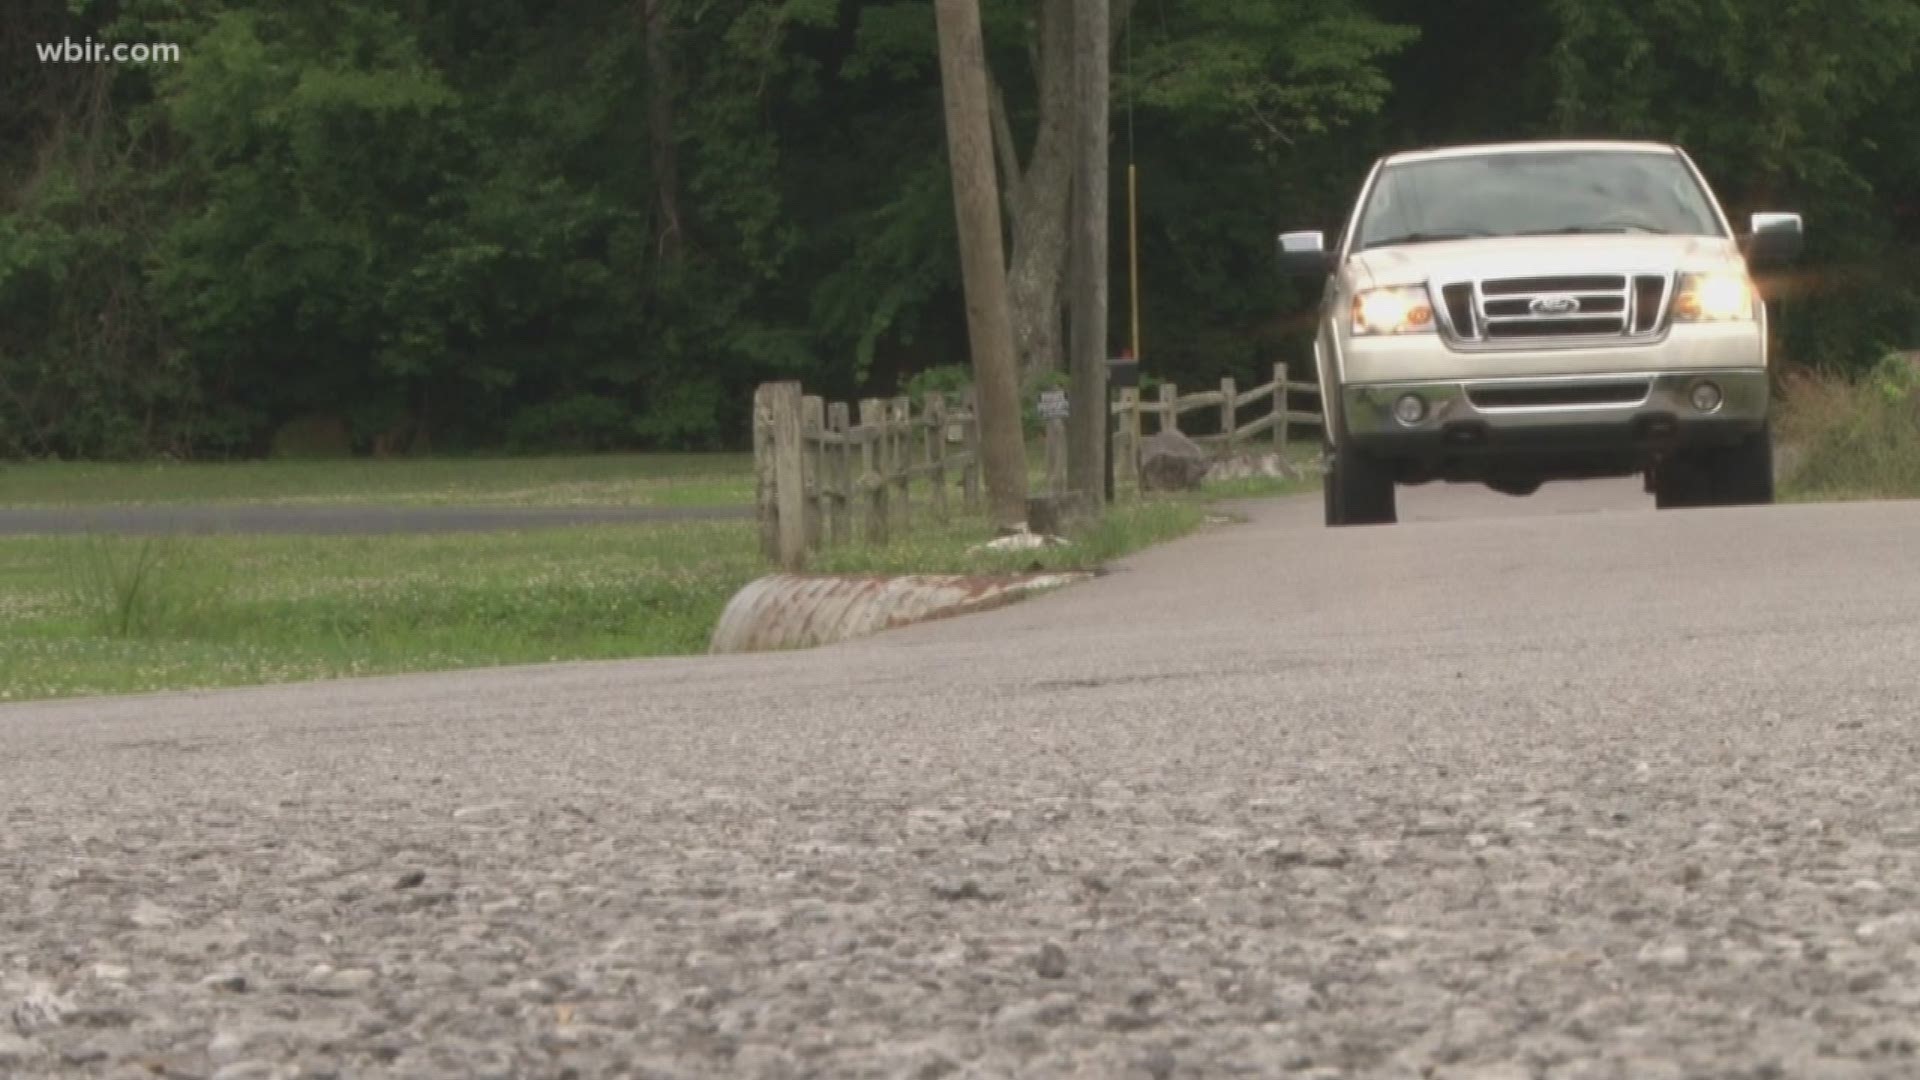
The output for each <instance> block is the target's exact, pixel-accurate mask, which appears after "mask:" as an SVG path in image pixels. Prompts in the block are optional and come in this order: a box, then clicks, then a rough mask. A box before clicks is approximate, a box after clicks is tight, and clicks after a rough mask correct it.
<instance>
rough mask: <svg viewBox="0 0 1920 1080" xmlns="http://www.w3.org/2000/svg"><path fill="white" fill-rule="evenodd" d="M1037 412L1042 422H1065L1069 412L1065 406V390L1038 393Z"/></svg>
mask: <svg viewBox="0 0 1920 1080" xmlns="http://www.w3.org/2000/svg"><path fill="white" fill-rule="evenodd" d="M1039 411H1040V419H1042V420H1065V419H1066V418H1067V414H1068V413H1069V412H1070V411H1071V409H1070V408H1069V406H1068V405H1067V392H1066V391H1065V390H1042V391H1040V410H1039Z"/></svg>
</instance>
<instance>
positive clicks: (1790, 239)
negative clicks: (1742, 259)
mask: <svg viewBox="0 0 1920 1080" xmlns="http://www.w3.org/2000/svg"><path fill="white" fill-rule="evenodd" d="M1740 246H1741V248H1742V250H1743V251H1745V253H1746V256H1747V263H1748V265H1750V266H1752V267H1753V268H1754V269H1767V268H1771V267H1776V266H1782V265H1784V264H1786V263H1790V262H1792V261H1793V260H1795V259H1797V258H1799V257H1800V252H1801V249H1802V248H1804V247H1805V246H1806V230H1805V228H1804V226H1803V225H1802V224H1801V221H1800V215H1799V214H1782V213H1760V214H1755V215H1753V217H1752V219H1751V220H1750V223H1749V226H1748V229H1747V235H1746V236H1745V237H1743V238H1742V243H1741V245H1740Z"/></svg>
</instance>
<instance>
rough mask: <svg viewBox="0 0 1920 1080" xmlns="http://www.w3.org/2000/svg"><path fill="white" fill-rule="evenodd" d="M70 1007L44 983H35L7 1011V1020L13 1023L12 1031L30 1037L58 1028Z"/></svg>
mask: <svg viewBox="0 0 1920 1080" xmlns="http://www.w3.org/2000/svg"><path fill="white" fill-rule="evenodd" d="M69 1008H70V1006H69V1005H68V1003H67V1001H66V999H65V998H62V997H61V996H60V995H59V994H57V993H55V992H54V989H53V987H51V986H48V985H47V984H46V983H42V982H36V983H32V984H30V985H28V986H27V987H26V988H25V990H24V992H22V993H21V994H20V996H19V998H18V999H17V1000H15V1001H14V1003H13V1007H12V1008H11V1009H10V1010H8V1018H9V1019H11V1020H12V1021H13V1026H14V1029H15V1030H17V1031H18V1032H19V1033H20V1034H22V1035H31V1034H33V1033H34V1032H36V1031H41V1030H44V1029H46V1028H51V1027H58V1026H59V1025H60V1023H61V1021H63V1020H64V1019H66V1015H67V1012H68V1010H69Z"/></svg>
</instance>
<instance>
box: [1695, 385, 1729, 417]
mask: <svg viewBox="0 0 1920 1080" xmlns="http://www.w3.org/2000/svg"><path fill="white" fill-rule="evenodd" d="M1691 397H1692V399H1693V407H1694V408H1695V409H1697V410H1699V411H1700V412H1709V413H1710V412H1713V411H1714V410H1715V409H1718V408H1719V407H1720V402H1721V400H1722V396H1721V393H1720V387H1719V386H1717V385H1715V384H1714V383H1710V382H1703V383H1700V384H1698V385H1696V386H1695V387H1694V388H1693V393H1692V395H1691Z"/></svg>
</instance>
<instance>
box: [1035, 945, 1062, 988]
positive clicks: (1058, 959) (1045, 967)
mask: <svg viewBox="0 0 1920 1080" xmlns="http://www.w3.org/2000/svg"><path fill="white" fill-rule="evenodd" d="M1033 970H1034V972H1035V973H1036V974H1038V975H1039V976H1040V977H1041V978H1043V979H1058V978H1063V977H1065V975H1066V974H1067V951H1066V950H1065V949H1062V948H1061V947H1060V946H1058V945H1056V944H1054V943H1053V942H1051V941H1049V942H1047V943H1046V944H1045V945H1042V946H1040V952H1039V953H1038V954H1036V955H1035V956H1034V958H1033Z"/></svg>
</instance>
